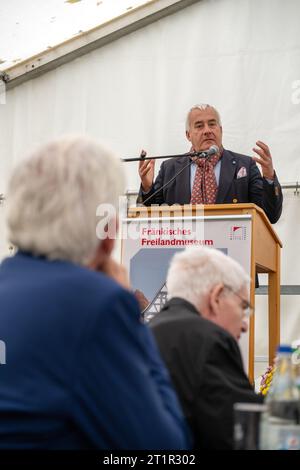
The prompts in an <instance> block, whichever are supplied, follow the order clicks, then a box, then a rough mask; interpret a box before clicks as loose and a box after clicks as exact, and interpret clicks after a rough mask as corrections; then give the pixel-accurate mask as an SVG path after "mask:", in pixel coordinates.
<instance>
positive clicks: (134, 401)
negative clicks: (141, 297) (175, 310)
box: [0, 253, 189, 449]
mask: <svg viewBox="0 0 300 470" xmlns="http://www.w3.org/2000/svg"><path fill="white" fill-rule="evenodd" d="M0 339H1V340H2V341H5V344H6V353H7V354H6V364H4V365H0V416H1V419H0V448H1V449H17V448H19V449H92V448H94V449H96V448H98V449H184V448H187V446H188V445H189V440H188V438H187V428H186V425H185V420H184V418H183V415H182V413H181V410H180V407H179V404H178V400H177V397H176V395H175V392H174V390H173V388H172V387H171V384H170V380H169V375H168V373H167V371H166V369H165V366H164V365H163V363H162V361H161V358H160V356H159V353H158V350H157V346H156V344H155V342H154V339H153V337H152V334H151V332H150V331H149V329H148V328H147V327H146V326H145V325H143V324H142V322H141V321H140V312H139V308H138V304H137V302H136V300H135V298H134V296H133V295H132V294H130V293H129V292H128V291H126V290H124V289H123V288H121V286H120V285H119V284H117V283H116V282H114V281H113V280H112V279H110V278H108V277H107V276H105V275H104V274H102V273H96V272H94V271H91V270H90V269H87V268H84V267H81V266H77V265H75V264H73V263H69V262H63V261H47V260H46V259H44V258H37V257H33V256H30V255H28V254H25V253H18V254H17V255H16V256H14V257H12V258H7V259H6V260H4V261H3V262H2V264H1V265H0Z"/></svg>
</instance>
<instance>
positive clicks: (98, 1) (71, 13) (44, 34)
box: [0, 0, 151, 70]
mask: <svg viewBox="0 0 300 470" xmlns="http://www.w3.org/2000/svg"><path fill="white" fill-rule="evenodd" d="M146 3H151V0H49V1H41V0H10V1H6V0H0V31H1V41H0V70H5V69H7V68H9V67H12V66H14V65H15V64H18V63H19V62H21V61H24V60H26V59H28V58H30V57H32V56H34V55H36V54H39V53H41V52H42V51H45V50H47V49H51V48H52V47H53V46H55V45H57V44H60V43H62V42H64V41H66V40H68V39H71V38H73V37H75V36H78V35H80V34H81V33H83V32H85V31H88V30H90V29H92V28H94V27H96V26H99V25H101V24H103V23H105V22H107V21H110V20H112V19H114V18H117V17H119V16H121V15H123V14H125V13H127V12H129V11H132V10H133V9H135V8H137V7H139V6H141V5H144V4H146Z"/></svg>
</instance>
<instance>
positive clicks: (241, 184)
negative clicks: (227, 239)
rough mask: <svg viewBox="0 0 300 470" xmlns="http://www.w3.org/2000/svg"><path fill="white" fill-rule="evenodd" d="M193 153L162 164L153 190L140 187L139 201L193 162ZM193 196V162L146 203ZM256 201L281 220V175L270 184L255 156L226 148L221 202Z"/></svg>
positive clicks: (180, 200)
mask: <svg viewBox="0 0 300 470" xmlns="http://www.w3.org/2000/svg"><path fill="white" fill-rule="evenodd" d="M189 161H190V159H189V157H179V158H172V159H169V160H166V161H164V162H163V163H162V164H161V167H160V170H159V174H158V176H157V178H156V180H155V183H154V185H153V187H152V189H151V190H150V192H149V193H147V194H143V193H142V190H141V189H140V193H139V196H138V200H137V202H139V203H143V202H144V201H145V200H146V199H147V198H149V197H150V196H151V195H152V194H154V192H155V191H157V190H158V189H159V188H161V187H162V186H163V185H164V184H165V183H167V182H168V181H170V180H171V179H172V178H173V177H174V175H176V174H177V173H178V172H180V171H181V170H182V169H183V168H184V166H185V165H187V164H188V163H189ZM242 167H245V168H246V172H247V175H246V176H244V177H242V178H237V174H238V172H239V170H240V168H242ZM190 200H191V188H190V166H188V167H187V168H185V169H184V170H183V171H182V173H180V174H179V175H178V176H177V177H176V178H175V180H174V181H173V182H172V183H170V184H168V185H167V186H166V187H165V188H164V189H163V190H162V191H159V192H158V194H157V195H156V196H154V197H153V198H151V199H150V200H149V201H148V202H146V205H151V204H169V205H172V204H189V203H190ZM243 202H253V203H254V204H257V205H258V206H259V207H261V208H262V209H264V211H265V213H266V214H267V216H268V218H269V220H270V222H271V223H275V222H277V220H278V219H279V217H280V215H281V211H282V192H281V187H280V184H279V181H278V179H277V176H276V175H275V179H274V184H269V183H268V182H267V181H266V180H265V179H264V178H262V177H261V174H260V172H259V169H258V167H257V165H256V163H255V162H254V161H253V160H252V158H250V157H248V156H246V155H241V154H238V153H235V152H231V151H230V150H224V152H223V155H222V160H221V172H220V181H219V189H218V193H217V200H216V203H217V204H232V203H243Z"/></svg>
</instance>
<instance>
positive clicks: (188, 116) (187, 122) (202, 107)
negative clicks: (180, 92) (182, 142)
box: [185, 103, 222, 131]
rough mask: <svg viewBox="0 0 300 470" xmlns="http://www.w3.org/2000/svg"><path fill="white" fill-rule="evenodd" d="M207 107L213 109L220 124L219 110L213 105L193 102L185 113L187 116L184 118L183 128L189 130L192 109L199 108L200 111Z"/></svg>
mask: <svg viewBox="0 0 300 470" xmlns="http://www.w3.org/2000/svg"><path fill="white" fill-rule="evenodd" d="M207 108H211V109H213V110H214V111H215V113H216V115H217V118H218V124H219V125H220V126H221V125H222V123H221V117H220V114H219V111H218V110H217V109H216V108H215V107H214V106H212V105H211V104H207V103H201V104H195V105H194V106H193V107H192V108H191V109H190V110H189V112H188V113H187V116H186V120H185V130H186V131H189V130H190V115H191V112H192V111H194V109H200V110H201V111H204V110H205V109H207Z"/></svg>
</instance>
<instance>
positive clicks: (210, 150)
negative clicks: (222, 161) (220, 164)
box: [193, 145, 219, 158]
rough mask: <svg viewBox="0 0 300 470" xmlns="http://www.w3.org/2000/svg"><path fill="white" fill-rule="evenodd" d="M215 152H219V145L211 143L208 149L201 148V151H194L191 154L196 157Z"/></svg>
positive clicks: (204, 156) (206, 155) (208, 155)
mask: <svg viewBox="0 0 300 470" xmlns="http://www.w3.org/2000/svg"><path fill="white" fill-rule="evenodd" d="M216 153H219V147H218V146H217V145H212V146H211V147H209V149H208V150H203V151H202V152H194V155H193V156H194V157H198V158H207V157H210V156H211V155H215V154H216Z"/></svg>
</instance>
